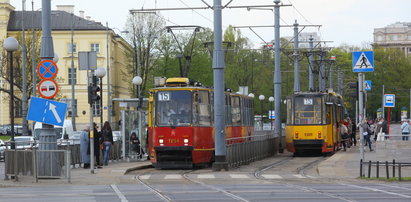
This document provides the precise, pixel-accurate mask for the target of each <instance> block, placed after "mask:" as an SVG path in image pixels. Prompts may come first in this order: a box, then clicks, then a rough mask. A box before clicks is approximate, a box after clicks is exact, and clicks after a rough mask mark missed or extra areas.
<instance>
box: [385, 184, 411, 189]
mask: <svg viewBox="0 0 411 202" xmlns="http://www.w3.org/2000/svg"><path fill="white" fill-rule="evenodd" d="M379 185H381V186H386V187H391V188H396V189H404V190H411V189H410V188H407V187H400V186H393V185H388V184H379Z"/></svg>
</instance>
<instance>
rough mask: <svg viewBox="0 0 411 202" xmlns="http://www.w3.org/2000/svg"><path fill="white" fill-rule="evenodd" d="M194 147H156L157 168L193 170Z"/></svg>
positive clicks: (155, 165)
mask: <svg viewBox="0 0 411 202" xmlns="http://www.w3.org/2000/svg"><path fill="white" fill-rule="evenodd" d="M193 149H194V148H193V147H192V146H171V147H167V146H161V147H154V150H155V151H156V158H157V163H156V164H154V167H156V168H191V167H192V164H193V161H192V151H193Z"/></svg>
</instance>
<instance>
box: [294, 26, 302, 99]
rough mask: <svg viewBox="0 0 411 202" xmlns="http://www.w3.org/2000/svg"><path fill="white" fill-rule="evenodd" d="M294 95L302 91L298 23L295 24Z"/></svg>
mask: <svg viewBox="0 0 411 202" xmlns="http://www.w3.org/2000/svg"><path fill="white" fill-rule="evenodd" d="M293 55H294V93H296V92H299V91H300V76H299V73H298V71H299V70H298V23H297V20H295V23H294V54H293Z"/></svg>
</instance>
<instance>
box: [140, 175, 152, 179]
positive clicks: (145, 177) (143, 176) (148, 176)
mask: <svg viewBox="0 0 411 202" xmlns="http://www.w3.org/2000/svg"><path fill="white" fill-rule="evenodd" d="M150 177H151V175H141V176H140V177H139V178H140V179H142V180H148V179H150Z"/></svg>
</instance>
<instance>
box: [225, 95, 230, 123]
mask: <svg viewBox="0 0 411 202" xmlns="http://www.w3.org/2000/svg"><path fill="white" fill-rule="evenodd" d="M230 98H231V97H230V96H229V95H227V94H225V107H224V110H225V113H224V118H225V125H226V126H231V124H232V123H231V99H230Z"/></svg>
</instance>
